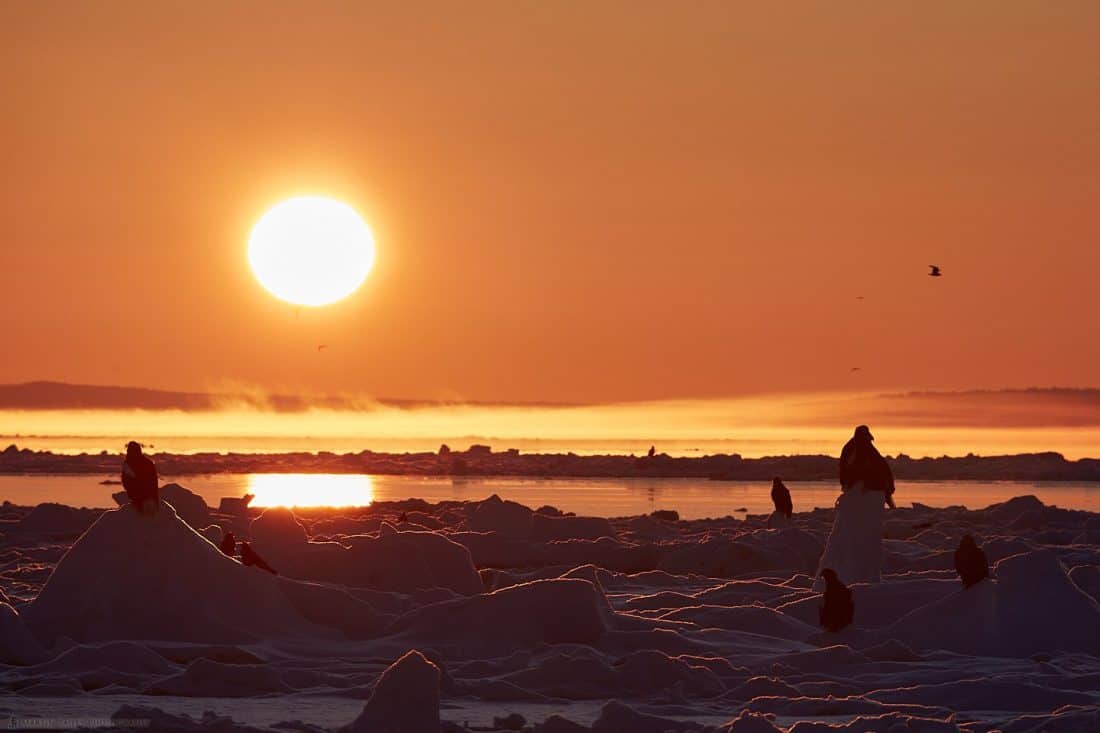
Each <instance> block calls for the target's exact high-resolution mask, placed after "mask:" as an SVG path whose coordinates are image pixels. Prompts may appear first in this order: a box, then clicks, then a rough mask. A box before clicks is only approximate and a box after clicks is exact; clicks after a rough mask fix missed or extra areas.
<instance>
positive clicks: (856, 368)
mask: <svg viewBox="0 0 1100 733" xmlns="http://www.w3.org/2000/svg"><path fill="white" fill-rule="evenodd" d="M850 371H853V372H862V371H863V369H862V368H861V367H852V368H851V370H850Z"/></svg>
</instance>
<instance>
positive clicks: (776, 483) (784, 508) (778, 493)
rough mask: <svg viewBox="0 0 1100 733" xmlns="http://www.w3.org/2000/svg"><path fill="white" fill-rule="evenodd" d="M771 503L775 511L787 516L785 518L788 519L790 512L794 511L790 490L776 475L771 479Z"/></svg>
mask: <svg viewBox="0 0 1100 733" xmlns="http://www.w3.org/2000/svg"><path fill="white" fill-rule="evenodd" d="M772 504H774V505H775V511H777V512H779V513H780V514H782V515H783V516H785V517H787V519H790V518H791V514H792V513H794V503H793V502H792V501H791V491H790V489H788V488H787V487H786V485H785V484H784V483H783V481H782V479H780V478H779V477H778V476H776V477H775V478H773V479H772Z"/></svg>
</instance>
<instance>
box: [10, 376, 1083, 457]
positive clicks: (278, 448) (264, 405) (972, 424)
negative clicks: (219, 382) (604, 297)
mask: <svg viewBox="0 0 1100 733" xmlns="http://www.w3.org/2000/svg"><path fill="white" fill-rule="evenodd" d="M860 423H869V424H871V425H872V426H873V428H874V430H875V433H876V435H878V438H879V439H878V444H879V447H880V449H881V450H883V452H884V453H888V454H892V455H896V454H899V453H904V454H907V455H911V456H914V457H922V456H939V455H966V454H968V453H976V454H981V455H995V454H1008V453H1034V452H1045V451H1056V452H1060V453H1062V454H1064V455H1065V456H1066V457H1067V458H1070V459H1076V458H1083V457H1095V456H1097V455H1098V454H1100V450H1097V449H1096V448H1095V446H1097V445H1100V390H1080V389H1021V390H1008V391H975V392H955V393H944V392H940V393H894V394H880V393H873V392H865V393H851V392H849V393H839V392H834V393H829V392H819V393H809V394H787V395H753V396H744V397H731V398H723V399H694V400H691V399H682V400H659V401H645V402H619V403H605V404H583V405H553V404H505V403H493V404H486V403H472V402H442V403H436V402H427V401H415V400H389V401H387V400H378V399H376V398H367V397H364V396H362V395H360V396H348V395H344V396H327V397H303V396H294V395H264V394H262V393H260V392H259V391H256V390H253V391H250V392H244V393H239V394H236V395H233V394H230V393H221V394H214V395H206V394H202V393H179V392H161V391H157V390H146V389H139V388H125V387H96V386H89V385H65V384H50V383H35V384H30V385H0V426H4V429H2V430H0V440H3V441H5V442H11V443H14V444H16V445H18V446H19V447H21V448H23V447H27V448H32V449H35V450H52V451H54V452H59V453H76V452H89V453H94V452H99V451H101V450H107V451H110V452H114V451H117V450H119V449H120V448H121V445H122V444H123V443H124V442H125V441H126V440H129V439H131V438H136V439H138V440H141V441H143V442H147V443H150V444H152V445H153V446H154V449H155V451H163V452H176V453H194V452H243V453H249V452H292V451H306V452H316V451H322V450H330V451H334V452H358V451H361V450H364V449H369V450H377V451H384V452H422V451H435V450H437V449H438V447H439V445H440V444H441V443H447V444H448V445H450V446H451V447H452V448H455V449H459V450H461V449H464V448H466V447H468V446H469V445H471V444H474V443H489V444H491V445H493V447H494V448H496V449H499V450H503V449H506V448H518V449H520V450H523V451H526V452H576V453H587V454H591V453H644V452H645V451H646V450H647V449H648V447H649V446H650V445H655V446H657V448H658V450H660V451H661V452H667V453H669V454H671V455H702V454H713V453H740V454H741V455H744V456H746V457H760V456H765V455H793V454H810V453H813V454H821V453H823V454H833V453H835V452H836V451H838V450H839V447H840V445H842V444H843V442H844V441H845V440H846V439H847V437H848V436H849V435H850V434H851V430H852V427H853V426H854V425H856V424H860ZM9 426H14V427H16V428H17V429H12V427H9Z"/></svg>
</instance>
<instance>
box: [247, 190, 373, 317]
mask: <svg viewBox="0 0 1100 733" xmlns="http://www.w3.org/2000/svg"><path fill="white" fill-rule="evenodd" d="M248 261H249V263H250V264H251V265H252V272H254V273H255V275H256V279H257V280H259V281H260V284H261V285H263V286H264V288H266V289H267V290H268V292H270V293H271V294H272V295H274V296H275V297H276V298H279V299H281V300H285V301H287V302H290V303H294V304H295V305H328V304H329V303H335V302H336V301H338V300H340V299H341V298H346V297H347V296H349V295H351V294H352V293H353V292H355V289H356V288H358V287H359V286H360V285H362V284H363V281H364V280H365V279H366V278H367V273H369V272H370V268H371V265H373V264H374V237H372V236H371V233H370V229H369V228H368V227H367V223H366V222H365V221H363V218H362V217H360V216H359V214H357V213H356V212H355V209H353V208H351V207H350V206H348V205H347V204H344V203H341V202H339V201H335V200H333V199H328V198H324V197H322V196H300V197H298V198H293V199H287V200H286V201H283V202H282V203H280V204H276V205H275V206H273V207H271V208H270V209H268V211H267V213H265V214H264V215H263V216H261V217H260V220H259V221H257V222H256V226H254V227H252V234H251V235H250V236H249V238H248Z"/></svg>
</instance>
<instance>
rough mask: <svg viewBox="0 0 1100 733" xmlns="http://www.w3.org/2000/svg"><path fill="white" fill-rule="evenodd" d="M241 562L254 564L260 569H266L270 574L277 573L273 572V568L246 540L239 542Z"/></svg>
mask: <svg viewBox="0 0 1100 733" xmlns="http://www.w3.org/2000/svg"><path fill="white" fill-rule="evenodd" d="M241 563H242V564H243V565H255V566H256V567H258V568H260V569H261V570H266V571H267V572H269V573H271V574H272V575H278V573H277V572H275V568H273V567H271V566H270V565H268V564H267V561H266V560H264V559H263V558H262V557H260V556H259V555H258V554H257V553H256V551H255V550H253V549H252V545H250V544H248V543H247V542H242V543H241Z"/></svg>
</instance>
